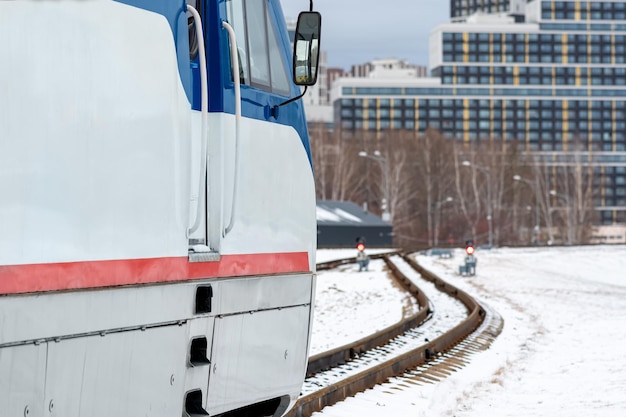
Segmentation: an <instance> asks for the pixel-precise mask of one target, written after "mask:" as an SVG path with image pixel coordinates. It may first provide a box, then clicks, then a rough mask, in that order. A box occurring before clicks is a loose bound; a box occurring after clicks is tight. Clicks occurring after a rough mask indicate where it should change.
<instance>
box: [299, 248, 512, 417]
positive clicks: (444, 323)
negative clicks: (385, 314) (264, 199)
mask: <svg viewBox="0 0 626 417" xmlns="http://www.w3.org/2000/svg"><path fill="white" fill-rule="evenodd" d="M373 257H379V258H382V259H384V261H385V263H386V264H387V266H388V268H389V270H390V271H391V273H392V274H393V276H394V278H395V279H396V280H397V281H398V282H399V283H400V284H401V285H402V286H403V287H404V288H405V289H406V290H407V291H408V292H410V293H411V294H412V295H413V296H414V297H415V298H416V300H417V303H418V305H419V307H420V308H419V310H418V312H417V313H416V314H414V315H413V316H411V317H408V318H406V319H405V320H402V321H401V322H399V323H397V324H396V325H393V326H390V327H388V328H386V329H384V330H382V331H380V332H377V333H375V334H373V335H370V336H368V337H366V338H363V339H361V340H358V341H356V342H354V343H351V344H349V345H346V346H342V347H340V348H337V349H333V350H332V351H329V352H324V353H321V354H319V355H316V356H314V357H311V358H310V360H309V367H308V369H307V378H306V380H305V383H304V385H303V390H302V394H301V396H300V398H299V399H298V401H297V403H296V405H295V407H294V408H293V409H292V410H291V411H290V412H289V413H288V414H287V416H289V417H305V416H310V415H312V414H313V413H314V412H316V411H320V410H322V409H323V408H324V407H326V406H329V405H332V404H335V403H337V402H339V401H342V400H344V399H346V398H348V397H352V396H354V395H355V394H357V393H359V392H362V391H365V390H367V389H369V388H372V387H374V386H377V385H379V384H383V383H385V384H386V385H387V386H388V385H389V384H392V385H393V384H395V385H394V388H393V390H401V389H402V387H404V386H412V385H415V384H421V383H432V382H433V381H436V380H438V379H441V378H444V377H445V376H447V375H448V374H449V373H451V372H454V371H455V370H456V369H458V368H459V367H462V366H463V364H465V363H466V362H467V361H468V358H469V357H470V356H471V355H472V354H473V353H475V352H476V351H479V350H481V349H485V348H486V347H488V346H489V344H490V343H491V341H492V340H493V339H494V338H495V337H496V336H497V335H498V334H499V333H500V331H501V329H502V320H501V318H500V316H499V315H498V314H497V313H496V312H495V311H493V310H491V309H490V308H489V307H488V306H483V305H480V304H479V303H478V302H477V301H476V300H474V299H473V298H472V297H471V296H469V295H468V294H467V293H465V292H464V291H462V290H460V289H458V288H456V287H454V286H452V285H450V284H448V283H447V282H445V281H443V280H441V279H440V278H439V277H437V276H435V275H434V274H432V273H431V272H430V271H427V270H425V269H424V268H422V267H421V266H420V265H418V264H417V262H415V260H414V259H413V258H412V257H411V256H408V255H405V254H402V253H398V252H394V253H387V254H381V255H376V256H373ZM351 262H354V259H347V260H339V261H333V262H330V263H326V264H322V265H320V266H319V269H320V270H324V269H330V268H334V267H337V266H339V265H344V264H347V263H351Z"/></svg>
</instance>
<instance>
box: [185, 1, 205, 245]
mask: <svg viewBox="0 0 626 417" xmlns="http://www.w3.org/2000/svg"><path fill="white" fill-rule="evenodd" d="M187 11H189V13H191V15H192V16H193V23H194V25H195V26H196V31H195V32H196V40H197V42H198V59H199V60H200V65H199V69H200V113H201V115H202V130H201V131H200V143H201V145H200V157H201V161H200V175H199V189H198V204H197V206H196V218H195V220H194V222H193V225H192V226H191V227H190V228H189V230H188V232H187V235H188V236H191V234H192V233H193V232H195V231H196V230H198V227H200V222H201V220H202V203H203V201H205V198H204V193H205V190H206V183H205V180H206V169H207V154H208V152H207V123H208V112H209V93H208V87H207V83H208V82H207V69H206V51H205V46H204V34H203V31H202V20H201V19H200V14H199V13H198V11H197V10H196V9H194V8H193V7H192V6H190V5H187ZM207 210H208V207H207Z"/></svg>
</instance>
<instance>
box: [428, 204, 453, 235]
mask: <svg viewBox="0 0 626 417" xmlns="http://www.w3.org/2000/svg"><path fill="white" fill-rule="evenodd" d="M453 200H454V198H452V197H446V198H444V199H443V200H441V201H437V202H436V203H435V204H434V207H435V210H436V211H435V216H436V217H435V228H434V229H435V230H434V237H433V241H434V244H435V245H438V244H439V223H440V222H439V220H440V218H441V213H440V211H441V210H440V209H441V206H443V205H444V204H446V203H450V202H452V201H453Z"/></svg>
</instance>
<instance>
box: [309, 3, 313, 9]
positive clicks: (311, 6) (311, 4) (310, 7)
mask: <svg viewBox="0 0 626 417" xmlns="http://www.w3.org/2000/svg"><path fill="white" fill-rule="evenodd" d="M309 11H310V12H312V11H313V0H311V2H310V6H309Z"/></svg>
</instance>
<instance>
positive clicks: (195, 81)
mask: <svg viewBox="0 0 626 417" xmlns="http://www.w3.org/2000/svg"><path fill="white" fill-rule="evenodd" d="M115 1H117V2H119V3H124V4H128V5H131V6H135V7H138V8H141V9H144V10H149V11H152V12H155V13H158V14H161V15H163V16H164V17H165V18H166V19H167V21H168V23H169V24H170V27H171V29H172V33H173V35H174V42H175V45H176V54H177V56H178V70H179V73H180V77H181V82H182V84H183V87H184V89H185V93H186V94H187V98H188V99H189V102H190V103H192V108H194V109H196V110H199V109H200V75H199V70H198V58H196V61H195V62H191V63H190V62H189V39H188V38H189V36H188V26H187V13H186V7H187V6H186V1H185V0H174V1H173V0H115ZM200 1H201V3H202V5H203V7H201V17H202V19H203V21H204V22H205V30H206V33H205V43H206V56H207V61H208V66H207V70H208V83H209V85H208V88H209V111H210V112H225V113H230V114H234V113H235V94H234V85H233V83H232V82H231V80H230V74H229V73H230V54H229V47H228V45H229V43H228V34H227V32H226V31H225V30H224V29H222V24H221V22H222V20H223V18H222V16H226V1H225V0H217V1H216V0H212V1H207V0H200ZM266 1H267V2H268V6H269V10H270V16H271V18H272V21H273V23H274V25H275V27H276V28H277V31H276V32H277V33H278V35H279V36H280V39H279V41H280V42H281V46H282V48H281V53H282V56H283V61H284V65H285V68H286V71H287V73H288V74H289V75H290V76H291V73H292V71H291V60H292V55H291V54H292V53H291V44H290V42H289V36H288V34H287V28H286V27H285V24H284V21H285V20H284V16H283V13H282V9H281V7H280V3H279V0H266ZM304 3H306V2H304ZM215 51H217V52H215ZM215 57H219V59H215ZM148 70H149V69H148ZM299 94H300V88H299V87H298V86H296V85H295V84H293V83H292V85H291V96H290V97H295V96H297V95H299ZM290 97H285V96H281V95H277V94H273V93H270V92H267V91H263V90H259V89H256V88H253V87H250V86H247V85H242V86H241V98H242V103H241V112H242V115H243V116H244V117H249V118H253V119H257V120H264V121H268V122H273V123H280V124H283V125H289V126H293V127H294V128H295V129H296V131H297V132H298V135H299V136H300V138H301V140H302V144H303V146H304V148H305V149H306V152H307V155H308V157H309V162H312V161H311V149H310V144H309V135H308V130H307V125H306V119H305V117H304V109H303V104H302V101H301V100H297V101H296V102H292V103H290V104H288V105H286V106H282V107H276V106H278V105H279V104H280V103H282V102H284V101H285V100H287V99H288V98H290ZM272 108H275V109H277V114H276V116H277V117H273V116H272V114H271V112H270V110H271V109H272Z"/></svg>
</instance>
